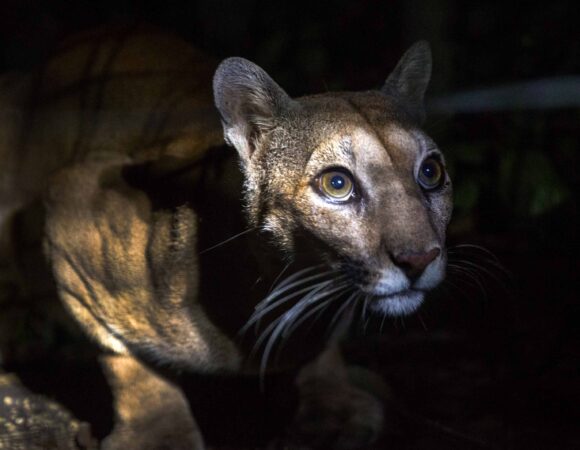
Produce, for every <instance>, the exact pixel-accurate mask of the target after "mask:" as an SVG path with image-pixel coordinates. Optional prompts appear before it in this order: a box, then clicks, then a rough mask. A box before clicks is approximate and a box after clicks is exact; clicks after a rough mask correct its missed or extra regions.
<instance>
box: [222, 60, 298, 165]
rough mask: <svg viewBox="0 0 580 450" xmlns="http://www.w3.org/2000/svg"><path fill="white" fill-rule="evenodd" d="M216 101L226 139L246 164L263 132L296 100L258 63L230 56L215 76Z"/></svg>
mask: <svg viewBox="0 0 580 450" xmlns="http://www.w3.org/2000/svg"><path fill="white" fill-rule="evenodd" d="M213 91H214V101H215V105H216V107H217V109H218V111H219V113H220V115H221V119H222V124H223V127H224V138H225V140H226V142H227V143H228V144H230V145H232V146H234V147H235V148H236V149H237V150H238V153H239V155H240V158H241V160H242V163H244V164H246V163H247V162H248V161H249V159H250V158H251V156H252V153H253V152H254V150H255V146H256V142H257V141H258V139H259V137H260V135H261V134H262V133H263V132H265V131H267V130H268V129H271V128H272V127H273V126H274V124H275V121H276V118H277V117H280V116H281V115H282V114H283V113H284V112H285V111H286V110H287V109H289V108H290V106H291V104H292V99H291V98H290V97H289V96H288V94H286V92H284V90H283V89H282V88H281V87H280V86H278V84H277V83H276V82H275V81H274V80H272V78H270V76H269V75H268V74H267V73H266V72H265V71H264V70H263V69H261V68H260V67H258V66H257V65H256V64H254V63H252V62H250V61H248V60H246V59H244V58H237V57H236V58H228V59H226V60H224V61H223V62H222V63H221V64H220V65H219V67H218V68H217V70H216V73H215V75H214V78H213Z"/></svg>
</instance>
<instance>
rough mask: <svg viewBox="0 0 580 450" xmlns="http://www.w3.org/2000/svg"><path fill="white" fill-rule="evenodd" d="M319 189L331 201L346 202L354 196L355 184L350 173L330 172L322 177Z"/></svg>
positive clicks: (319, 181)
mask: <svg viewBox="0 0 580 450" xmlns="http://www.w3.org/2000/svg"><path fill="white" fill-rule="evenodd" d="M318 187H319V189H320V191H321V192H322V193H323V194H324V195H326V196H327V197H328V198H330V199H331V200H335V201H341V202H344V201H346V200H348V199H350V197H351V196H352V193H353V190H354V189H353V187H354V183H353V181H352V176H351V175H350V174H349V173H348V172H346V171H339V170H329V171H328V172H325V173H323V174H322V175H321V176H320V178H319V180H318Z"/></svg>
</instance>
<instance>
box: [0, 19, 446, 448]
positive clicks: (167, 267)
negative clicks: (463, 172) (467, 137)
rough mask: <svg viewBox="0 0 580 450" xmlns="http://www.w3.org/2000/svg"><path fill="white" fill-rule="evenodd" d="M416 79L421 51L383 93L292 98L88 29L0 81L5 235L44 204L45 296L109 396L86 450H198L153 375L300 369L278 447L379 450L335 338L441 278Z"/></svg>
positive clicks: (170, 47) (426, 62)
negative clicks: (53, 297) (85, 340)
mask: <svg viewBox="0 0 580 450" xmlns="http://www.w3.org/2000/svg"><path fill="white" fill-rule="evenodd" d="M430 75H431V53H430V49H429V46H428V44H427V43H426V42H418V43H417V44H415V45H414V46H412V47H411V48H410V49H409V50H408V51H407V52H406V53H405V54H404V56H403V57H402V59H401V60H400V61H399V63H398V65H397V66H396V67H395V69H394V71H393V72H392V73H391V74H390V75H389V76H388V78H387V79H386V82H385V83H384V85H383V86H382V87H381V88H380V89H377V90H369V91H362V92H328V93H323V94H317V95H309V96H305V97H300V98H294V99H293V98H291V97H290V96H289V95H288V94H286V92H285V91H284V90H283V89H282V88H281V87H280V86H279V85H278V84H276V82H275V81H273V80H272V78H271V77H270V76H269V75H268V74H267V73H266V72H265V71H264V70H262V69H261V68H260V67H258V66H257V65H255V64H253V63H252V62H250V61H248V60H246V59H243V58H239V57H234V58H228V59H226V60H224V61H223V62H221V64H219V65H217V64H215V63H214V62H213V61H212V60H211V59H210V58H208V57H207V56H205V55H203V54H202V53H201V52H199V51H197V50H196V49H194V48H192V47H190V46H189V44H187V43H185V42H183V41H181V40H180V39H179V38H177V37H174V36H171V35H169V34H165V33H163V32H159V31H156V30H151V29H137V30H132V31H131V32H130V33H125V32H120V31H118V30H113V31H111V30H108V31H98V32H90V33H86V34H84V35H81V36H79V37H76V38H74V39H71V40H69V41H68V42H67V43H65V44H64V45H63V46H62V47H61V48H60V49H59V51H58V52H56V53H55V55H54V56H53V57H52V58H50V59H49V60H48V61H47V63H46V64H45V65H44V66H43V67H42V68H41V69H40V70H38V71H36V72H35V73H32V74H29V75H26V76H25V75H19V76H12V77H10V76H7V77H5V78H4V79H3V81H2V92H1V94H0V96H1V97H0V101H1V102H2V105H3V106H2V108H3V110H4V111H5V112H8V114H4V115H5V119H4V121H3V124H2V131H1V134H0V161H1V168H0V219H2V220H3V222H4V224H3V228H4V231H5V232H9V228H10V227H9V222H10V221H9V218H10V217H11V214H12V213H13V212H14V211H17V210H18V209H19V208H22V207H23V206H25V205H27V204H30V203H31V202H32V201H33V200H35V199H37V198H42V199H43V202H44V205H45V210H46V216H45V217H46V225H45V232H44V242H45V253H46V256H47V259H48V262H49V264H50V267H51V269H52V272H53V275H54V279H55V282H56V286H57V289H58V294H59V296H60V298H61V299H62V301H63V303H64V305H65V306H66V308H67V309H68V310H69V311H70V313H71V314H72V315H73V316H74V318H75V319H76V320H77V321H78V323H79V324H80V325H81V327H82V328H83V329H84V330H85V331H86V333H88V335H90V336H91V337H92V338H93V339H94V340H95V341H96V342H97V343H98V344H99V345H100V346H101V348H102V349H103V354H104V356H103V358H102V361H103V366H104V369H105V373H106V375H107V377H108V379H109V381H110V385H111V389H112V392H113V394H114V403H115V412H116V422H115V427H114V430H113V432H112V433H111V435H109V436H108V437H107V438H106V439H105V441H104V443H103V448H109V449H132V448H135V449H141V450H142V449H154V448H155V449H156V448H172V449H176V448H184V449H185V448H187V449H192V448H194V449H201V448H203V445H204V444H203V438H202V434H201V432H200V431H199V430H198V427H197V425H196V423H195V420H194V418H193V416H192V414H191V411H190V404H189V402H188V399H186V398H185V396H184V395H183V392H182V391H181V390H180V388H179V386H178V384H176V383H174V382H173V381H171V377H166V376H165V375H161V374H160V372H159V368H160V367H161V368H162V369H163V370H162V372H163V373H164V374H165V373H167V372H171V371H181V372H188V371H192V372H205V373H234V372H238V373H240V372H244V371H258V372H260V373H264V372H265V371H267V370H271V369H276V368H286V367H296V366H297V365H302V366H303V369H301V370H300V372H299V375H298V377H297V380H296V383H297V386H298V389H299V391H300V393H301V400H300V403H299V406H298V410H297V412H296V418H295V423H294V424H293V425H290V426H289V428H288V429H289V430H292V432H289V436H291V437H288V439H290V440H293V442H297V443H299V445H302V446H305V447H320V448H359V447H361V446H364V445H367V444H368V443H370V442H372V441H373V439H376V437H377V436H378V434H379V433H380V430H381V427H382V421H383V407H382V405H381V403H380V401H379V400H377V399H375V398H374V397H373V396H372V395H371V394H369V393H368V392H366V391H364V390H362V389H360V388H357V387H355V386H352V385H351V384H349V380H348V373H347V370H346V368H345V366H344V364H343V362H342V359H341V356H340V351H339V350H338V346H337V343H338V342H339V341H340V340H341V339H342V338H343V337H344V336H345V334H347V331H348V328H349V326H350V324H351V323H354V322H356V321H357V320H359V317H360V316H361V314H362V313H363V312H364V314H374V315H388V316H397V315H408V314H411V313H413V312H414V311H415V310H416V309H417V308H419V306H420V305H421V303H422V302H423V300H424V297H425V295H426V294H427V293H428V292H429V291H430V290H432V289H433V288H435V287H436V286H437V285H438V284H439V283H440V282H441V281H442V279H443V277H444V275H445V265H446V250H445V232H446V227H447V224H448V222H449V219H450V214H451V209H452V203H451V181H450V179H449V176H448V175H447V173H446V171H445V162H444V158H443V155H442V154H441V152H440V150H439V149H438V147H437V145H436V144H435V143H434V142H433V141H432V140H431V139H430V138H429V137H428V136H427V135H426V134H425V133H424V132H423V131H422V130H421V124H422V122H423V120H424V107H423V97H424V94H425V91H426V89H427V85H428V82H429V78H430ZM212 79H213V95H212ZM224 140H225V144H227V146H226V145H224ZM228 146H229V147H233V148H234V149H235V151H234V150H232V149H231V148H229V147H228ZM236 155H237V157H236ZM0 225H2V224H0ZM5 250H6V249H5ZM192 401H194V400H192ZM313 412H315V413H313ZM297 445H298V444H297Z"/></svg>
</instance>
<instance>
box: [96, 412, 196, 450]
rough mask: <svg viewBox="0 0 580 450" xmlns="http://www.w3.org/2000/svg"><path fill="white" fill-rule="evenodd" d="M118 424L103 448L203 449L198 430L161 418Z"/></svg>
mask: <svg viewBox="0 0 580 450" xmlns="http://www.w3.org/2000/svg"><path fill="white" fill-rule="evenodd" d="M143 425H144V424H140V425H135V424H131V425H126V424H123V425H118V426H116V427H115V429H114V430H113V432H112V433H111V434H110V435H109V436H107V437H106V438H105V440H104V441H103V443H102V446H101V449H102V450H203V449H204V448H205V447H204V445H203V441H202V439H201V436H200V434H199V433H198V432H197V431H196V430H191V429H187V428H185V427H179V426H178V427H176V426H175V424H170V423H167V421H164V420H163V419H160V421H159V423H156V424H149V425H147V426H143Z"/></svg>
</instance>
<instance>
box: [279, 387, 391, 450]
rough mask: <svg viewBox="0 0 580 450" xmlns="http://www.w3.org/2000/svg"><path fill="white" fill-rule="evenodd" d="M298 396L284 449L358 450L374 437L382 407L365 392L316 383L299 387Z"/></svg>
mask: <svg viewBox="0 0 580 450" xmlns="http://www.w3.org/2000/svg"><path fill="white" fill-rule="evenodd" d="M300 394H301V396H300V403H299V406H298V411H297V413H296V417H295V420H294V423H293V425H292V426H291V428H290V430H289V436H288V438H289V441H290V444H291V445H290V446H289V447H288V446H287V447H286V448H295V449H302V448H304V449H306V448H315V449H322V448H324V449H336V450H347V449H361V448H365V447H367V446H368V445H370V444H372V443H373V442H374V441H375V440H376V439H377V438H378V436H379V434H380V432H381V430H382V427H383V419H384V413H383V405H382V403H381V402H380V401H379V400H377V399H376V398H375V397H373V396H372V395H371V394H369V393H368V392H366V391H364V390H361V389H359V388H357V387H354V386H351V385H348V384H343V383H340V384H331V383H324V382H322V381H320V380H318V381H317V382H313V383H309V384H308V385H305V386H302V389H301V393H300Z"/></svg>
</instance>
